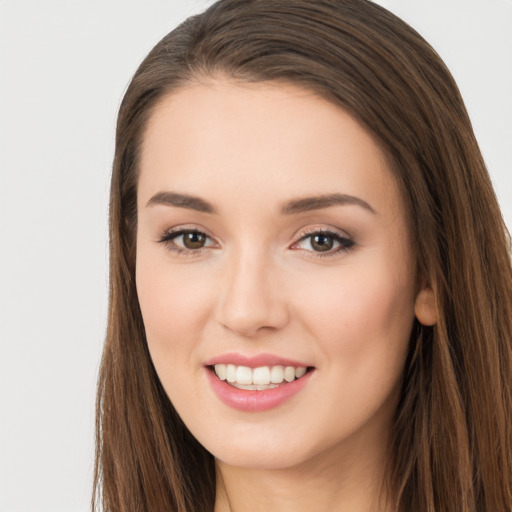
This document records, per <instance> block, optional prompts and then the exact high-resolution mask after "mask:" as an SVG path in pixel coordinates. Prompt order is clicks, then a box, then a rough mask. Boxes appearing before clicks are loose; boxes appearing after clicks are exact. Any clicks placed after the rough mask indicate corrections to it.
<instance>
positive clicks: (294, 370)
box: [213, 364, 307, 391]
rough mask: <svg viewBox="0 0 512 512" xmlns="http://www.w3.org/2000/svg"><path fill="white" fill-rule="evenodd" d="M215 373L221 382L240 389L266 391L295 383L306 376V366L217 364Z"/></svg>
mask: <svg viewBox="0 0 512 512" xmlns="http://www.w3.org/2000/svg"><path fill="white" fill-rule="evenodd" d="M213 368H214V371H215V374H216V375H217V377H218V378H219V379H220V380H223V381H226V382H228V383H229V384H231V385H232V386H233V387H235V388H238V389H246V390H251V391H254V390H256V391H264V390H266V389H272V388H275V387H278V386H279V385H281V384H283V382H285V381H286V382H293V381H294V380H296V379H300V378H301V377H303V376H304V375H305V374H306V371H307V368H306V367H304V366H299V367H294V366H282V365H275V366H258V367H257V368H250V367H249V366H237V365H234V364H216V365H214V367H213Z"/></svg>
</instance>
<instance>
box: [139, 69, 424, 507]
mask: <svg viewBox="0 0 512 512" xmlns="http://www.w3.org/2000/svg"><path fill="white" fill-rule="evenodd" d="M163 191H172V192H177V193H181V194H189V195H193V196H196V197H199V198H202V199H203V200H204V201H207V202H208V203H211V204H212V205H213V206H214V207H215V209H216V213H206V212H200V211H196V210H193V209H190V208H185V207H180V206H175V205H169V204H160V203H159V202H158V201H156V200H153V202H152V203H151V198H154V197H155V195H156V194H158V193H160V192H163ZM335 193H337V194H346V195H350V196H352V197H356V198H358V199H359V200H361V201H364V202H365V203H366V204H367V205H368V207H365V206H362V205H361V204H362V203H359V204H357V203H354V202H353V203H351V204H343V205H341V204H337V205H331V206H329V207H324V208H317V209H314V210H311V211H306V212H298V213H293V214H283V213H282V211H281V209H282V205H283V204H285V203H287V202H289V201H290V200H294V199H298V198H303V197H309V196H313V195H324V194H335ZM148 203H151V204H148ZM138 212H139V214H138V228H137V266H136V278H137V290H138V296H139V301H140V306H141V311H142V315H143V319H144V324H145V328H146V334H147V340H148V346H149V350H150V353H151V357H152V359H153V362H154V365H155V368H156V371H157V373H158V375H159V378H160V380H161V381H162V384H163V386H164V388H165V390H166V392H167V394H168V396H169V398H170V400H171V401H172V403H173V404H174V406H175V407H176V409H177V411H178V413H179V414H180V416H181V417H182V419H183V421H184V422H185V424H186V425H187V426H188V428H189V429H190V431H191V432H192V433H193V434H194V436H195V437H196V438H197V439H198V440H199V442H200V443H201V444H202V445H203V446H204V447H205V448H206V449H207V450H208V451H210V452H211V453H212V454H213V455H214V456H215V458H216V461H217V472H218V479H217V480H218V493H217V502H216V506H215V510H216V511H217V512H224V511H232V512H233V511H244V510H247V509H248V508H247V507H248V504H250V510H252V511H260V510H261V511H268V510H279V511H285V512H286V511H288V510H290V511H291V510H293V511H294V512H296V511H311V510H317V511H324V510H325V511H338V510H340V511H341V510H343V511H350V512H358V511H369V510H380V511H384V510H387V509H386V506H385V504H383V503H382V502H379V496H380V494H379V492H380V491H381V484H382V480H383V474H384V471H385V464H386V461H387V459H388V457H389V453H388V446H389V430H390V425H391V421H392V416H393V414H394V411H395V409H396V404H397V398H398V390H399V382H400V377H401V374H402V371H403V365H404V359H405V355H406V351H407V346H408V342H409V337H410V332H411V328H412V324H413V320H414V317H415V315H416V316H418V317H419V318H420V317H421V318H420V319H422V320H423V321H425V322H428V321H434V317H433V312H432V311H433V305H432V297H431V294H430V292H429V290H428V289H423V290H420V291H419V292H418V290H417V286H416V284H415V283H416V278H415V277H416V271H415V268H414V257H413V254H412V253H411V250H410V244H409V236H408V233H407V229H406V213H405V211H404V206H403V201H402V199H401V197H400V193H399V190H398V187H397V184H396V182H395V179H394V177H393V175H392V173H391V171H390V168H389V165H388V163H387V160H386V157H385V154H384V153H383V151H382V150H381V149H380V148H379V146H378V144H377V143H376V142H375V141H374V140H373V138H372V137H371V136H370V135H369V134H368V133H367V131H365V130H364V129H363V127H361V125H359V124H358V123H357V122H356V121H355V120H354V119H353V118H352V117H351V116H350V115H349V114H347V113H346V112H344V111H343V110H341V109H340V108H338V107H337V106H335V105H333V104H331V103H329V102H327V101H325V100H323V99H320V98H318V97H317V96H315V95H314V94H312V93H311V92H309V91H306V90H304V89H301V88H299V87H296V86H293V85H286V84H284V85H283V84H273V83H259V84H240V83H233V82H231V81H229V80H228V79H225V78H221V77H218V78H217V79H212V80H210V81H207V82H201V83H195V84H191V85H189V86H187V87H185V88H182V89H180V90H178V91H175V92H173V93H171V94H170V95H168V96H167V97H165V98H164V99H163V100H162V101H161V102H160V103H159V105H158V106H157V107H156V109H155V111H154V113H153V114H152V117H151V118H150V121H149V123H148V126H147V130H146V132H145V135H144V140H143V146H142V154H141V161H140V177H139V183H138ZM174 228H186V229H196V230H199V231H201V232H203V233H205V234H206V235H207V237H208V238H205V239H204V240H205V241H206V243H205V246H204V247H203V248H202V249H186V248H184V247H185V246H184V239H183V237H177V238H174V239H170V238H169V237H168V238H167V240H166V241H165V242H162V241H161V240H162V238H163V236H165V234H166V233H168V232H169V230H171V229H174ZM326 229H327V230H329V231H334V232H336V233H338V234H339V235H340V236H342V237H343V238H344V239H348V240H350V241H351V243H353V247H351V248H350V249H345V248H344V246H342V245H339V244H337V243H333V247H332V249H330V250H328V251H326V252H321V251H318V246H314V245H312V238H311V236H309V237H308V234H309V235H311V233H318V232H319V231H322V230H326ZM325 241H326V240H325V239H324V242H325ZM327 241H328V242H333V239H332V238H328V239H327ZM177 247H179V248H181V249H182V250H184V252H181V253H178V252H176V251H175V250H173V249H176V248H177ZM340 248H341V249H340ZM228 352H231V353H233V352H236V353H239V354H242V355H248V356H251V355H255V354H261V353H270V354H275V355H278V356H281V357H286V358H289V359H293V360H298V361H304V362H307V364H308V365H309V366H312V367H314V371H313V373H312V375H311V376H310V378H309V382H308V383H307V385H306V386H305V387H304V388H303V389H302V390H301V391H300V392H299V393H297V394H296V395H294V396H293V397H292V398H291V399H289V400H287V401H286V402H285V403H283V404H281V405H280V406H278V407H276V408H273V409H270V410H268V411H263V412H247V411H240V410H237V409H233V408H231V407H229V406H227V405H225V404H224V403H222V402H221V401H220V400H219V399H218V397H217V396H216V395H215V393H214V392H213V390H212V388H211V386H210V385H209V382H208V380H207V378H206V372H207V371H208V370H207V369H205V366H204V364H205V361H207V360H208V359H211V358H212V357H216V356H219V355H221V354H226V353H228Z"/></svg>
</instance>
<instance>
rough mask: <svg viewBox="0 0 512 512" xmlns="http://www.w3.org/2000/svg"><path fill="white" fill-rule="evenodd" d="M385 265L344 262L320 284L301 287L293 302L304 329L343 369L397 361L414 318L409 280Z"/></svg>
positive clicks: (411, 287)
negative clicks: (345, 265) (299, 308)
mask: <svg viewBox="0 0 512 512" xmlns="http://www.w3.org/2000/svg"><path fill="white" fill-rule="evenodd" d="M387 267H388V266H387V265H377V264H375V263H374V264H373V265H361V266H359V265H358V266H355V265H354V266H351V267H349V266H347V267H343V268H340V270H339V274H340V275H339V276H334V277H333V278H331V279H329V280H326V282H325V284H324V285H323V286H321V287H319V286H318V284H317V283H316V285H314V284H313V283H306V282H303V286H302V287H301V288H302V290H304V291H306V290H307V293H303V294H301V296H300V298H298V299H297V302H296V303H297V305H298V307H301V308H302V311H303V314H302V316H303V317H304V318H306V319H307V320H306V323H307V328H308V330H309V331H310V332H311V333H312V334H313V335H314V337H315V339H317V340H318V342H319V344H320V345H321V346H322V348H323V350H324V352H325V354H326V355H327V354H329V355H330V357H336V356H339V357H340V360H341V361H342V362H344V364H346V366H347V368H349V369H350V368H352V369H355V368H362V367H366V366H371V365H375V366H377V365H383V364H385V365H387V364H388V363H389V364H394V360H396V359H397V358H398V360H400V361H402V360H403V356H404V352H405V350H406V347H407V343H408V340H409V337H410V333H411V329H412V324H413V319H414V291H413V286H412V279H409V278H406V276H405V275H403V274H405V273H402V274H400V273H397V271H396V269H390V268H387ZM356 363H357V364H356Z"/></svg>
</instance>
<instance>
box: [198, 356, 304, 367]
mask: <svg viewBox="0 0 512 512" xmlns="http://www.w3.org/2000/svg"><path fill="white" fill-rule="evenodd" d="M204 364H205V366H213V365H215V364H234V365H236V366H248V367H249V368H258V367H260V366H277V365H281V366H294V367H295V368H299V367H310V366H311V365H308V364H306V363H303V362H300V361H294V360H293V359H288V358H286V357H281V356H278V355H275V354H255V355H252V356H246V355H243V354H239V353H236V352H230V353H227V354H221V355H219V356H216V357H212V358H211V359H209V360H208V361H206V362H205V363H204Z"/></svg>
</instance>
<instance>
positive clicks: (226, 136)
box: [95, 0, 512, 512]
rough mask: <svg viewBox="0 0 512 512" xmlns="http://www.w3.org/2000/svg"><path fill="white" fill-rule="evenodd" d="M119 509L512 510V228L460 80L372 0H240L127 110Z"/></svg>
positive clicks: (115, 393) (102, 422)
mask: <svg viewBox="0 0 512 512" xmlns="http://www.w3.org/2000/svg"><path fill="white" fill-rule="evenodd" d="M110 208H111V210H110V211H111V225H110V233H111V288H110V294H111V295H110V314H109V325H108V333H107V340H106V344H105V350H104V356H103V362H102V369H101V374H100V382H99V392H98V422H97V425H98V429H97V432H98V434H97V443H98V452H97V462H96V478H95V489H96V491H97V494H99V493H100V491H101V493H102V503H103V506H104V509H105V510H107V511H134V510H144V511H149V510H152V511H160V510H176V511H199V510H204V511H207V510H210V511H211V510H215V511H217V512H223V511H239V510H242V511H257V510H289V509H290V510H291V509H292V508H293V510H330V511H331V510H351V511H356V512H357V511H370V510H376V511H407V512H409V511H429V512H433V511H436V512H440V511H446V512H449V511H450V512H452V511H455V510H457V511H462V512H476V511H478V512H480V511H487V512H505V511H509V510H511V509H512V446H511V425H512V395H511V382H512V353H511V339H512V320H511V314H510V312H511V310H512V271H511V264H510V242H509V238H508V235H507V232H506V228H505V225H504V223H503V220H502V218H501V214H500V211H499V208H498V206H497V202H496V198H495V195H494V192H493V190H492V186H491V183H490V180H489V176H488V174H487V171H486V169H485V166H484V163H483V160H482V157H481V155H480V152H479V149H478V145H477V143H476V140H475V138H474V135H473V132H472V129H471V124H470V121H469V119H468V116H467V113H466V111H465V108H464V106H463V103H462V100H461V98H460V95H459V93H458V90H457V88H456V85H455V83H454V82H453V79H452V78H451V76H450V74H449V72H448V71H447V69H446V68H445V66H444V65H443V63H442V62H441V60H440V59H439V57H438V56H437V55H436V54H435V52H434V51H433V50H432V49H431V48H430V46H429V45H428V44H427V43H426V42H425V41H424V40H423V39H422V38H421V37H420V36H419V35H418V34H417V33H416V32H414V31H413V30H412V29H411V28H410V27H408V26H407V25H406V24H404V23H403V22H402V21H400V20H399V19H397V18H396V17H395V16H393V15H392V14H390V13H389V12H387V11H386V10H384V9H382V8H381V7H378V6H377V5H374V4H372V3H370V2H367V1H363V0H325V1H322V2H309V1H306V0H287V1H285V0H283V1H275V0H248V1H245V0H244V1H240V0H221V1H220V2H218V3H216V4H215V5H213V6H212V7H211V8H209V9H208V10H207V11H206V12H205V13H204V14H202V15H200V16H197V17H193V18H190V19H189V20H187V21H186V22H185V23H183V24H182V25H181V26H180V27H178V28H177V29H176V30H174V31H173V32H171V33H170V34H169V35H168V36H166V37H165V38H164V39H163V40H162V41H161V42H160V43H158V44H157V45H156V47H155V48H154V49H153V50H152V51H151V52H150V54H149V55H148V57H147V58H146V59H145V61H144V62H143V63H142V64H141V66H140V68H139V69H138V71H137V72H136V74H135V76H134V77H133V79H132V82H131V84H130V86H129V88H128V90H127V92H126V95H125V98H124V100H123V103H122V106H121V109H120V113H119V119H118V127H117V140H116V154H115V161H114V171H113V177H112V189H111V205H110Z"/></svg>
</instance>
